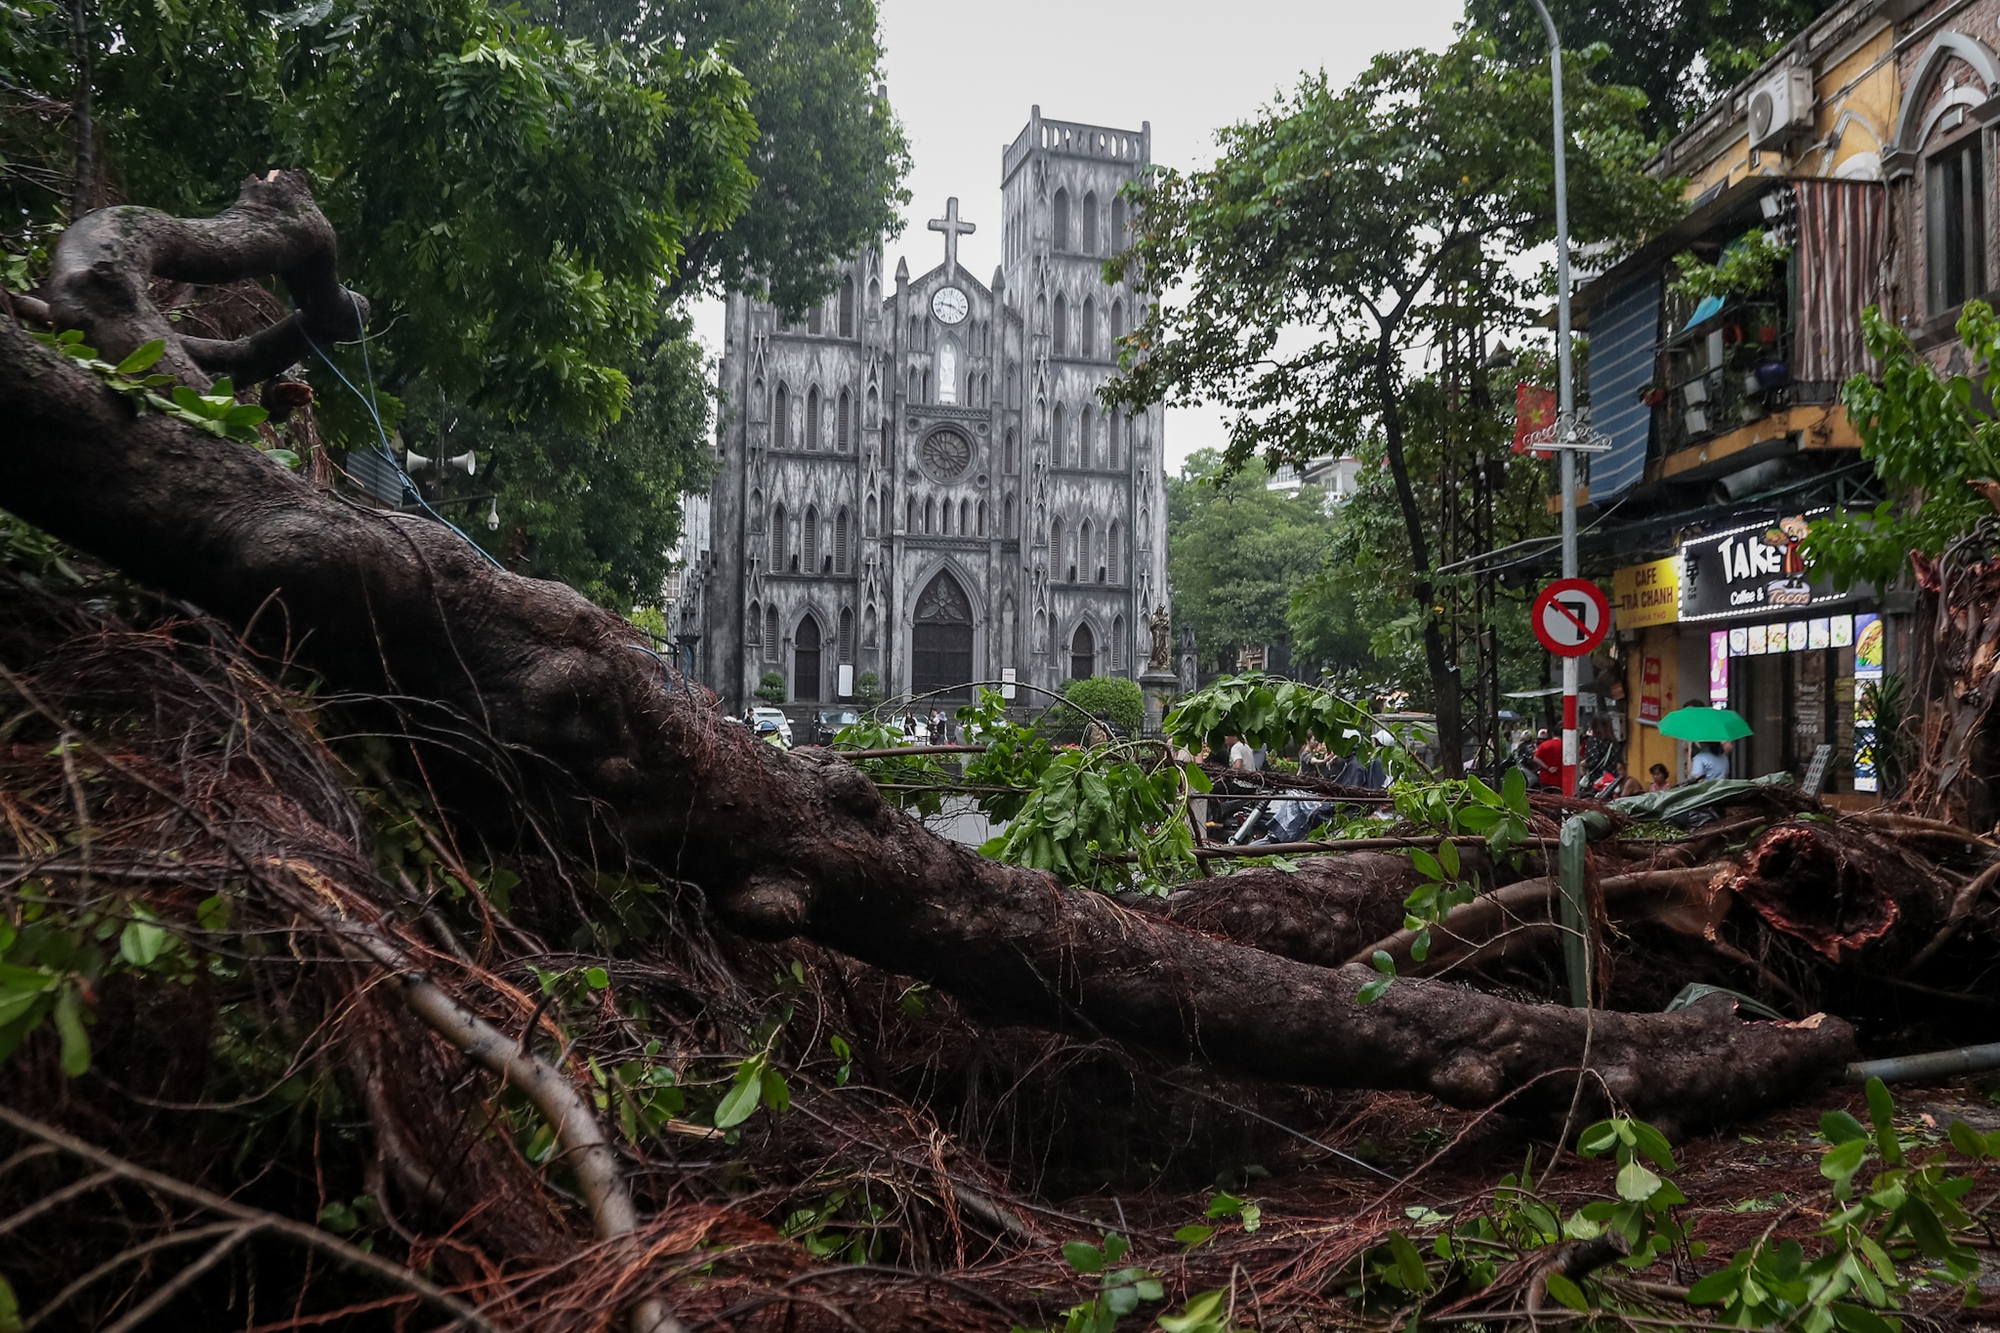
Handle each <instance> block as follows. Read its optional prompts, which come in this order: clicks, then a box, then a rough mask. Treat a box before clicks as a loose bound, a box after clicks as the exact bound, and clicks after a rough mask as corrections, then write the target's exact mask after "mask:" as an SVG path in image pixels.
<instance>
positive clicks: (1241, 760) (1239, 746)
mask: <svg viewBox="0 0 2000 1333" xmlns="http://www.w3.org/2000/svg"><path fill="white" fill-rule="evenodd" d="M1222 739H1224V740H1226V741H1228V742H1229V766H1230V767H1231V768H1233V769H1236V770H1237V771H1238V772H1241V773H1250V772H1254V771H1255V769H1256V765H1257V753H1256V751H1254V750H1252V749H1251V748H1250V747H1249V746H1247V745H1245V744H1244V743H1243V738H1242V737H1241V736H1224V737H1223V738H1222Z"/></svg>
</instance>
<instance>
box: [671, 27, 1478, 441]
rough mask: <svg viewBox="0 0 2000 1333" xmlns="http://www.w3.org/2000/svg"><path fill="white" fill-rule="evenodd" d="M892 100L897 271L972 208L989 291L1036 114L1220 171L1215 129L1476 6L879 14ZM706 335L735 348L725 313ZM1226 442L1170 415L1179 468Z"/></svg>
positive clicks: (1204, 422)
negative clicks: (946, 217)
mask: <svg viewBox="0 0 2000 1333" xmlns="http://www.w3.org/2000/svg"><path fill="white" fill-rule="evenodd" d="M878 3H880V5H881V15H882V37H883V44H884V46H885V47H886V49H887V56H886V69H887V74H888V83H889V101H890V103H891V104H892V105H893V106H894V107H895V108H896V114H897V115H899V116H900V117H902V121H903V125H904V128H905V130H906V131H907V132H908V134H909V137H910V147H911V150H912V155H913V157H914V158H915V168H914V170H913V171H912V172H911V173H910V179H909V187H910V190H911V193H912V195H913V198H912V199H911V202H910V207H909V210H908V213H907V216H906V219H905V225H904V231H903V234H902V236H900V237H898V238H897V239H896V240H895V241H892V242H891V243H890V244H889V253H888V268H889V271H891V272H894V271H895V266H896V257H897V256H898V255H899V254H901V255H905V256H907V257H908V258H909V261H910V271H911V272H913V273H922V272H924V271H926V270H927V269H929V268H931V267H932V266H933V265H934V264H937V263H939V262H941V261H942V260H943V258H944V238H943V237H941V236H938V235H936V234H935V233H933V232H931V231H929V230H928V229H926V228H925V226H924V222H925V220H926V219H928V218H934V217H939V216H941V215H942V214H943V212H944V203H945V200H946V198H947V197H949V196H952V195H956V196H958V201H959V204H958V206H959V216H960V217H961V218H963V219H965V220H966V221H969V222H973V223H976V224H977V225H978V227H979V231H978V232H977V233H976V234H975V235H972V236H968V237H966V238H965V239H964V240H962V241H961V242H960V243H959V247H960V248H959V262H961V263H963V264H964V265H965V266H966V267H967V268H969V269H971V270H972V272H973V273H975V274H977V275H979V277H980V279H981V280H982V281H984V280H985V278H986V277H987V275H989V274H991V273H992V272H993V269H994V267H995V265H997V264H998V263H999V262H1000V150H1001V149H1002V148H1003V147H1005V146H1006V145H1007V144H1009V143H1011V142H1012V141H1013V139H1014V136H1015V135H1017V134H1019V133H1020V131H1021V127H1022V126H1024V125H1026V124H1027V123H1028V109H1029V107H1031V106H1033V105H1036V104H1040V106H1041V108H1042V114H1043V115H1045V116H1048V117H1050V118H1053V119H1057V120H1072V121H1083V122H1086V123H1088V124H1094V125H1108V126H1113V127H1115V128H1118V129H1132V130H1136V129H1138V128H1139V127H1140V123H1141V122H1142V121H1151V122H1152V126H1153V160H1154V161H1156V162H1161V163H1165V164H1167V165H1169V166H1173V167H1178V168H1182V169H1187V168H1192V167H1196V166H1200V165H1203V164H1205V163H1207V162H1209V161H1211V160H1212V159H1213V157H1214V135H1215V131H1216V130H1217V129H1218V128H1219V127H1221V126H1224V125H1228V124H1231V123H1233V122H1235V121H1238V120H1242V119H1245V118H1247V117H1249V116H1251V115H1253V114H1255V112H1256V110H1257V108H1258V107H1260V106H1262V105H1264V104H1265V103H1267V102H1269V101H1270V100H1271V99H1272V97H1273V95H1274V94H1276V93H1278V92H1279V91H1280V90H1289V89H1290V88H1291V87H1292V86H1293V85H1294V84H1295V83H1296V82H1297V81H1298V78H1299V75H1300V74H1301V73H1302V72H1304V71H1307V70H1316V69H1321V68H1324V69H1325V70H1326V71H1327V73H1328V74H1329V75H1330V76H1331V77H1332V78H1333V79H1334V81H1335V82H1336V83H1345V82H1347V81H1348V80H1349V79H1351V78H1352V77H1353V76H1354V75H1355V74H1357V73H1359V72H1360V71H1361V69H1362V67H1363V66H1364V65H1366V64H1367V63H1368V61H1369V60H1370V59H1372V58H1373V57H1374V56H1375V55H1376V54H1377V53H1379V52H1382V51H1393V50H1401V49H1404V48H1407V47H1413V46H1423V47H1432V48H1435V47H1438V46H1442V45H1444V44H1446V43H1448V42H1449V41H1450V40H1451V38H1452V26H1453V24H1455V23H1456V22H1457V21H1458V19H1459V17H1460V14H1461V13H1462V11H1463V0H1388V2H1387V3H1384V2H1383V0H1318V2H1317V3H1308V2H1307V0H1232V2H1231V3H1226V4H1217V3H1214V2H1213V0H1207V2H1206V3H1200V4H1196V3H1192V0H1150V2H1149V3H1125V4H1113V3H1108V2H1107V0H1008V2H1007V3H1004V4H976V3H975V4H952V3H945V2H942V0H878ZM697 326H698V327H699V328H700V330H701V331H702V333H703V335H704V337H705V338H706V340H707V341H708V342H709V344H710V348H711V350H712V351H714V352H717V353H719V352H720V350H721V328H722V320H721V308H720V305H719V304H718V303H709V304H708V305H707V306H706V307H705V308H704V309H703V310H701V311H700V312H699V315H698V320H697ZM1222 443H1223V425H1222V421H1221V419H1220V417H1219V415H1215V414H1211V413H1208V412H1192V411H1189V412H1181V411H1175V412H1169V413H1168V414H1167V440H1166V444H1167V457H1168V460H1169V463H1170V465H1172V466H1174V467H1178V466H1179V464H1180V461H1181V460H1182V459H1183V458H1185V457H1186V456H1187V455H1188V454H1189V453H1190V452H1191V451H1193V450H1195V449H1198V448H1203V447H1207V446H1220V445H1221V444H1222Z"/></svg>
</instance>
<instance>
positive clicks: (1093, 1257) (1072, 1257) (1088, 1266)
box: [1062, 1240, 1104, 1273]
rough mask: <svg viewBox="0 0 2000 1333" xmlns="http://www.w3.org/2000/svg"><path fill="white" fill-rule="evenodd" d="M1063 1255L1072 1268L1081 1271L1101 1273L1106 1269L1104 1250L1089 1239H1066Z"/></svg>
mask: <svg viewBox="0 0 2000 1333" xmlns="http://www.w3.org/2000/svg"><path fill="white" fill-rule="evenodd" d="M1062 1255H1063V1258H1064V1260H1066V1261H1067V1262H1068V1264H1069V1266H1070V1267H1071V1268H1074V1269H1075V1270H1076V1271H1077V1272H1079V1273H1101V1272H1103V1271H1104V1251H1102V1250H1100V1249H1098V1248H1097V1247H1096V1246H1095V1245H1092V1244H1091V1243H1090V1242H1089V1241H1087V1240H1072V1241H1065V1242H1064V1243H1063V1247H1062Z"/></svg>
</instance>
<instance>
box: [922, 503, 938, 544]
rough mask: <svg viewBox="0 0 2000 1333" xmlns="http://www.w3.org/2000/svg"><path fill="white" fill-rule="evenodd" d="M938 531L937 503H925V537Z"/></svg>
mask: <svg viewBox="0 0 2000 1333" xmlns="http://www.w3.org/2000/svg"><path fill="white" fill-rule="evenodd" d="M935 531H937V501H935V500H926V501H924V535H925V536H927V537H928V536H929V535H930V534H931V533H933V532H935Z"/></svg>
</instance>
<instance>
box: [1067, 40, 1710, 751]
mask: <svg viewBox="0 0 2000 1333" xmlns="http://www.w3.org/2000/svg"><path fill="white" fill-rule="evenodd" d="M1564 101H1565V105H1566V107H1567V108H1568V127H1569V134H1570V143H1569V146H1568V148H1569V153H1568V157H1569V208H1570V226H1571V231H1572V236H1573V238H1574V239H1576V240H1580V241H1588V240H1603V241H1608V242H1618V241H1630V240H1633V239H1636V238H1637V237H1639V236H1642V235H1644V234H1646V233H1647V232H1648V231H1649V230H1650V229H1652V228H1654V227H1657V226H1658V225H1659V224H1660V223H1661V222H1662V221H1663V220H1664V219H1666V218H1667V217H1669V216H1671V215H1672V214H1674V213H1675V212H1676V211H1677V209H1678V204H1677V202H1676V198H1675V191H1674V188H1673V185H1672V183H1671V182H1663V181H1656V180H1654V179H1652V178H1651V177H1650V176H1648V175H1647V174H1646V172H1645V170H1644V165H1645V162H1646V160H1647V158H1648V157H1649V156H1650V152H1651V145H1650V143H1649V141H1648V140H1647V139H1646V137H1645V136H1644V135H1643V134H1642V133H1641V131H1640V128H1639V121H1638V113H1639V110H1640V109H1641V107H1642V106H1643V104H1644V103H1643V97H1642V95H1641V94H1639V93H1637V92H1634V91H1633V90H1631V89H1626V88H1618V87H1608V86H1604V85H1600V84H1597V83H1595V82H1593V81H1592V79H1591V78H1590V74H1589V66H1588V62H1587V61H1578V62H1574V63H1572V64H1571V65H1570V66H1568V73H1567V83H1566V86H1565V89H1564ZM1548 105H1549V80H1548V75H1547V73H1546V71H1545V70H1539V69H1520V68H1516V67H1513V66H1510V65H1507V64H1505V63H1504V62H1502V61H1500V60H1499V59H1498V58H1497V57H1496V56H1495V54H1494V52H1493V50H1492V48H1491V46H1490V45H1488V44H1487V43H1485V42H1484V41H1483V40H1481V39H1477V38H1473V37H1468V38H1465V39H1463V40H1461V41H1459V42H1458V43H1457V44H1455V45H1454V46H1452V47H1451V48H1450V49H1448V50H1446V51H1443V52H1436V53H1433V52H1425V51H1407V52H1400V53H1396V54H1391V55H1384V56H1381V57H1378V58H1377V59H1376V60H1375V62H1374V63H1373V64H1372V65H1371V66H1370V67H1369V68H1368V70H1367V71H1366V72H1364V73H1363V74H1362V75H1361V76H1360V77H1359V78H1358V79H1357V80H1355V82H1354V83H1353V84H1352V85H1351V86H1350V87H1349V88H1348V89H1346V90H1345V91H1336V90H1335V89H1334V88H1333V87H1332V85H1331V84H1330V83H1329V82H1328V80H1327V79H1326V77H1325V75H1324V74H1321V75H1318V76H1314V77H1311V78H1307V79H1306V80H1304V81H1303V82H1301V84H1300V85H1299V87H1298V88H1297V89H1296V90H1294V92H1293V93H1292V94H1291V95H1290V96H1289V97H1287V98H1282V99H1280V100H1279V101H1278V102H1276V103H1274V104H1273V105H1272V106H1271V107H1270V108H1268V109H1267V110H1266V111H1265V112H1264V113H1263V114H1262V115H1261V116H1259V117H1258V118H1257V119H1255V120H1253V121H1247V122H1244V123H1242V124H1238V125H1235V126H1232V127H1231V128H1229V129H1227V130H1225V131H1223V132H1222V134H1221V135H1220V141H1221V146H1222V150H1223V151H1222V156H1221V157H1220V158H1219V159H1218V160H1217V161H1216V162H1215V163H1214V165H1212V166H1210V167H1207V168H1204V169H1203V170H1201V171H1197V172H1194V173H1192V174H1188V175H1182V174H1180V173H1177V172H1172V171H1163V172H1160V173H1158V174H1156V175H1155V176H1154V177H1153V178H1152V180H1151V182H1150V185H1149V186H1148V188H1147V189H1146V190H1145V191H1144V193H1143V195H1142V198H1141V200H1140V202H1141V205H1142V206H1141V210H1140V216H1141V218H1142V219H1143V221H1142V223H1141V226H1140V231H1139V235H1138V238H1137V242H1136V244H1135V245H1134V246H1133V247H1132V248H1131V249H1130V250H1128V251H1126V252H1125V253H1124V254H1122V255H1120V256H1118V257H1117V258H1115V259H1113V260H1111V261H1110V262H1109V263H1107V265H1106V271H1107V274H1109V275H1111V276H1119V277H1122V276H1124V275H1126V274H1128V273H1130V274H1133V275H1135V276H1138V275H1143V280H1144V281H1145V283H1146V284H1147V285H1148V286H1149V287H1150V288H1151V289H1153V290H1155V291H1159V292H1163V293H1166V296H1165V297H1164V298H1163V299H1162V300H1161V301H1159V302H1158V303H1157V304H1156V305H1154V306H1153V307H1152V308H1151V309H1149V311H1148V312H1147V315H1146V318H1145V320H1144V322H1143V323H1142V324H1141V326H1140V327H1139V328H1138V329H1136V330H1135V331H1134V332H1133V333H1131V334H1129V335H1128V336H1127V337H1126V339H1125V340H1124V346H1123V348H1122V351H1121V367H1122V374H1121V377H1120V378H1119V379H1118V380H1117V381H1115V382H1114V383H1113V384H1112V385H1111V386H1110V388H1109V389H1108V390H1107V396H1108V397H1109V398H1110V399H1111V401H1113V402H1115V403H1120V404H1124V405H1129V406H1138V405H1140V404H1148V403H1156V402H1167V403H1170V404H1198V403H1214V404H1217V405H1219V406H1221V407H1222V408H1223V409H1224V410H1225V411H1226V412H1227V413H1229V416H1230V425H1229V445H1228V449H1227V451H1226V453H1225V455H1224V461H1225V464H1226V465H1227V466H1229V467H1232V468H1233V467H1240V466H1241V465H1242V464H1243V463H1244V461H1245V460H1247V459H1248V458H1249V457H1250V456H1251V455H1253V454H1260V455H1262V456H1263V457H1264V459H1265V460H1266V461H1267V463H1270V464H1272V465H1274V466H1275V465H1278V464H1281V463H1287V462H1290V463H1302V462H1304V461H1305V460H1306V459H1308V458H1310V457H1312V456H1314V455H1317V454H1324V453H1328V452H1338V451H1343V450H1347V449H1350V448H1352V447H1353V446H1354V444H1355V443H1356V442H1358V441H1360V440H1362V439H1365V438H1368V437H1370V436H1374V437H1377V438H1379V439H1380V441H1381V449H1382V458H1383V461H1384V463H1385V465H1386V466H1387V468H1388V470H1389V475H1390V479H1391V481H1392V483H1393V486H1394V491H1395V496H1396V503H1397V508H1398V511H1399V512H1400V514H1401V517H1402V521H1403V528H1404V534H1405V539H1406V541H1407V543H1408V551H1409V559H1410V570H1411V578H1410V585H1409V588H1410V598H1411V601H1412V602H1413V603H1414V605H1415V608H1416V609H1417V611H1418V613H1419V614H1420V615H1421V616H1422V617H1423V622H1422V630H1421V638H1422V642H1423V650H1424V662H1425V667H1426V670H1427V673H1428V675H1429V679H1430V695H1431V699H1430V703H1431V706H1432V707H1433V708H1434V709H1435V711H1436V713H1437V717H1438V727H1439V732H1440V736H1441V748H1442V750H1443V752H1444V753H1445V755H1446V756H1447V758H1446V762H1447V763H1448V764H1452V765H1454V766H1455V765H1456V763H1457V760H1456V755H1457V753H1458V738H1459V734H1460V723H1459V717H1458V683H1457V673H1456V670H1455V664H1454V663H1453V662H1452V661H1451V660H1450V656H1449V654H1448V652H1447V650H1446V646H1445V639H1444V635H1443V632H1442V629H1441V626H1440V625H1439V623H1438V621H1439V608H1438V605H1437V602H1436V599H1435V597H1434V592H1435V576H1434V573H1433V559H1432V555H1433V551H1434V549H1435V546H1434V540H1433V534H1432V532H1431V531H1430V530H1429V528H1428V526H1427V524H1426V522H1425V518H1424V514H1423V510H1422V507H1421V506H1420V504H1419V503H1418V499H1417V491H1416V484H1415V481H1414V480H1413V477H1412V474H1411V469H1410V465H1409V460H1408V457H1407V455H1406V443H1405V435H1406V430H1407V427H1406V418H1407V415H1408V399H1409V395H1410V393H1411V391H1412V385H1413V384H1414V383H1415V382H1416V381H1417V380H1418V379H1419V378H1421V376H1422V373H1423V372H1422V365H1421V362H1422V358H1423V356H1424V355H1425V353H1426V352H1427V351H1434V350H1435V349H1437V348H1440V347H1442V346H1444V345H1446V344H1447V343H1449V342H1450V341H1451V340H1452V339H1454V338H1460V339H1463V338H1465V337H1468V336H1476V335H1478V334H1480V333H1482V332H1485V333H1491V332H1497V331H1506V330H1512V329H1515V328H1517V327H1518V326H1521V325H1523V324H1525V323H1527V322H1528V321H1529V320H1530V319H1531V318H1532V317H1533V316H1534V315H1535V314H1536V313H1537V310H1536V305H1535V303H1536V302H1537V301H1539V300H1542V299H1545V298H1546V293H1547V286H1546V285H1545V282H1543V281H1538V280H1537V279H1536V278H1535V277H1534V276H1533V275H1532V274H1530V273H1528V272H1526V271H1525V270H1524V268H1523V265H1522V262H1521V261H1522V257H1523V256H1524V255H1526V254H1527V253H1529V252H1531V251H1532V250H1533V249H1534V248H1535V247H1537V246H1539V245H1542V244H1544V243H1546V242H1547V241H1548V240H1549V238H1550V237H1551V236H1552V235H1553V228H1554V202H1553V184H1552V182H1553V153H1552V148H1551V142H1550V132H1549V118H1548Z"/></svg>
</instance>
